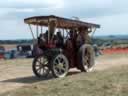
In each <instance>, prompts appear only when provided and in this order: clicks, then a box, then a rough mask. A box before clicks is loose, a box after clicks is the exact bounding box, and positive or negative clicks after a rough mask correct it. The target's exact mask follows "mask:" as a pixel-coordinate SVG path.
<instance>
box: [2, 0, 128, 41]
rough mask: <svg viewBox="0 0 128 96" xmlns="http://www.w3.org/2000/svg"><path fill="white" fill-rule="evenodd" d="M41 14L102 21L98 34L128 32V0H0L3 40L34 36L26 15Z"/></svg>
mask: <svg viewBox="0 0 128 96" xmlns="http://www.w3.org/2000/svg"><path fill="white" fill-rule="evenodd" d="M38 15H57V16H62V17H67V18H72V17H74V16H75V17H79V19H80V20H83V21H85V22H92V23H96V24H100V25H101V28H100V29H97V31H96V33H95V35H128V22H127V17H128V0H0V21H1V22H0V40H7V39H28V38H32V36H31V33H30V30H29V27H28V26H27V25H26V24H24V18H27V17H31V16H38Z"/></svg>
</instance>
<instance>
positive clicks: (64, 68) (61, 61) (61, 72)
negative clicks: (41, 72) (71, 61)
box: [53, 55, 69, 77]
mask: <svg viewBox="0 0 128 96" xmlns="http://www.w3.org/2000/svg"><path fill="white" fill-rule="evenodd" d="M53 64H54V66H53V69H54V72H55V74H57V75H58V76H59V77H64V76H65V75H66V73H67V72H68V68H69V65H68V62H67V61H66V60H65V57H64V56H62V55H58V56H57V57H56V58H55V60H54V62H53Z"/></svg>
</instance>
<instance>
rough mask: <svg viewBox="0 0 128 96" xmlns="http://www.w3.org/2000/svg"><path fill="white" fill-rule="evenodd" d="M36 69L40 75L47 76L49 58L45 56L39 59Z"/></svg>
mask: <svg viewBox="0 0 128 96" xmlns="http://www.w3.org/2000/svg"><path fill="white" fill-rule="evenodd" d="M35 69H36V71H37V73H38V74H39V75H40V76H46V75H48V74H49V68H48V60H47V59H46V58H44V57H40V58H38V59H37V61H36V64H35Z"/></svg>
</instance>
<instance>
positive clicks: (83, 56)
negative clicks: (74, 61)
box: [78, 44, 95, 72]
mask: <svg viewBox="0 0 128 96" xmlns="http://www.w3.org/2000/svg"><path fill="white" fill-rule="evenodd" d="M78 59H79V68H80V70H81V71H82V72H83V71H84V72H90V71H92V69H93V67H94V64H95V53H94V49H93V47H92V46H91V45H89V44H84V45H83V46H81V47H80V49H79V52H78Z"/></svg>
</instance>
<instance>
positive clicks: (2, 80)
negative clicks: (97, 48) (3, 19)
mask: <svg viewBox="0 0 128 96" xmlns="http://www.w3.org/2000/svg"><path fill="white" fill-rule="evenodd" d="M127 58H128V55H125V54H121V55H105V56H100V57H98V58H96V66H95V68H94V70H96V71H101V70H105V69H108V68H111V67H116V66H121V65H128V62H127V61H128V60H127ZM31 63H32V60H31V59H29V60H26V59H22V60H21V59H19V60H7V61H4V60H1V61H0V93H3V92H6V91H9V90H12V89H16V88H19V87H21V86H25V85H30V84H32V83H36V82H40V81H42V80H39V79H37V78H35V77H34V76H33V73H32V70H31ZM73 71H76V70H75V69H73Z"/></svg>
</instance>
